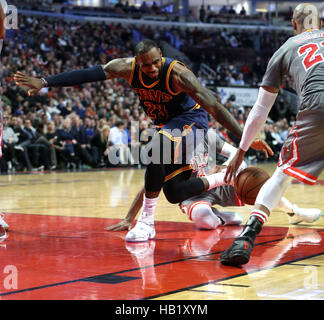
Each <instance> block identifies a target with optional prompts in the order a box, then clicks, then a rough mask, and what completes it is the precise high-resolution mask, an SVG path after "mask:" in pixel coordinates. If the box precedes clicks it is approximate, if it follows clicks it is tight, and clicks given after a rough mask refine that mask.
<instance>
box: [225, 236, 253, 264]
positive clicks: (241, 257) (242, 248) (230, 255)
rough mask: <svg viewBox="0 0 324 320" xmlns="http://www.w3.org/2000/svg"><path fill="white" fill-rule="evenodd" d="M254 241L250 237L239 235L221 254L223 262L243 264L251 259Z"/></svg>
mask: <svg viewBox="0 0 324 320" xmlns="http://www.w3.org/2000/svg"><path fill="white" fill-rule="evenodd" d="M252 249H253V241H251V239H249V238H248V237H238V238H236V239H235V240H234V242H233V243H232V245H231V246H230V247H229V248H228V249H227V250H225V251H224V252H223V253H222V255H221V260H220V261H221V263H222V264H223V265H225V266H241V265H242V264H246V263H248V262H249V260H250V255H251V251H252Z"/></svg>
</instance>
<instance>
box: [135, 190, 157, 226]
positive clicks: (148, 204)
mask: <svg viewBox="0 0 324 320" xmlns="http://www.w3.org/2000/svg"><path fill="white" fill-rule="evenodd" d="M158 198H159V197H156V198H147V197H146V196H145V194H144V197H143V207H142V211H141V214H140V216H139V218H138V221H141V222H144V223H146V224H154V212H155V208H156V204H157V201H158Z"/></svg>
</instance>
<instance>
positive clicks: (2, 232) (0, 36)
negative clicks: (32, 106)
mask: <svg viewBox="0 0 324 320" xmlns="http://www.w3.org/2000/svg"><path fill="white" fill-rule="evenodd" d="M5 18H6V15H5V13H4V8H3V7H2V4H1V3H0V55H1V51H2V46H3V40H4V38H5V36H6V28H5ZM2 112H3V110H2V101H1V97H0V158H1V157H2V132H3V114H2ZM8 228H9V226H8V224H7V223H6V222H5V221H4V220H3V217H2V214H1V213H0V241H2V240H4V239H5V238H7V234H6V230H7V229H8Z"/></svg>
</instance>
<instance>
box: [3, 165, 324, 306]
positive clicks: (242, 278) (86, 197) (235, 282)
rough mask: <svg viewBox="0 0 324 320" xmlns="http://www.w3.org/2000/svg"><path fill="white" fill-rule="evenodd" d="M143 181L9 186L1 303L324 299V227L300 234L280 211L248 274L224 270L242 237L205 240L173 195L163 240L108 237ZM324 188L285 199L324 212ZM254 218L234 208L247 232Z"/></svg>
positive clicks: (116, 174) (135, 175) (101, 175)
mask: <svg viewBox="0 0 324 320" xmlns="http://www.w3.org/2000/svg"><path fill="white" fill-rule="evenodd" d="M265 168H266V169H267V170H268V171H269V172H272V171H273V169H274V166H272V165H267V166H265ZM143 175H144V171H143V170H129V169H126V170H119V169H117V170H109V171H93V172H69V173H48V174H21V175H8V176H0V187H1V190H2V192H1V193H0V201H1V210H2V211H3V212H5V220H6V221H7V222H8V224H9V225H10V231H9V232H8V236H9V237H8V238H7V239H6V240H5V241H4V242H2V243H0V299H2V300H6V299H15V300H18V299H24V300H33V299H54V300H61V299H87V300H90V299H93V300H97V299H112V300H121V299H127V300H128V299H159V300H162V299H164V300H177V299H181V300H186V299H188V300H233V299H249V300H251V299H252V300H254V299H255V300H257V299H276V300H277V299H293V300H297V299H324V220H323V219H324V218H323V217H321V218H320V219H319V220H318V221H316V222H315V223H314V224H312V225H310V224H304V225H299V226H291V225H289V220H288V216H286V215H285V214H284V213H280V212H278V211H274V212H273V213H272V215H271V216H270V219H269V221H268V222H267V224H266V226H265V227H264V228H263V230H262V232H261V233H260V234H259V235H258V237H257V239H256V246H255V248H254V250H253V253H252V258H251V260H250V262H249V263H248V264H247V265H245V266H243V267H242V268H234V267H225V266H222V265H221V264H220V262H219V257H220V254H221V252H222V251H223V250H225V249H226V248H227V247H228V246H229V245H230V244H231V243H232V241H233V238H234V237H235V236H237V235H238V234H239V233H240V231H241V230H242V227H240V226H237V227H221V228H218V229H216V230H213V231H199V230H197V229H195V227H194V225H193V224H192V223H191V222H189V221H188V219H187V218H186V216H185V215H184V214H182V213H181V211H180V210H179V209H178V207H177V206H176V205H172V204H169V203H168V202H167V201H166V199H165V198H164V196H163V195H161V197H160V199H159V202H158V207H157V210H156V221H157V222H156V229H157V237H156V239H155V240H152V241H149V242H147V243H137V244H127V243H125V241H124V237H125V234H126V231H122V232H107V231H105V230H104V228H105V227H106V226H108V225H111V224H113V223H116V222H118V221H120V219H122V218H123V217H124V215H125V214H126V212H127V209H128V207H129V205H130V204H131V201H132V199H133V197H134V196H135V194H136V193H137V191H138V190H139V188H141V186H142V183H143ZM323 180H324V177H323V176H321V177H320V181H319V182H318V184H316V185H315V186H312V187H310V186H305V185H302V184H299V183H294V184H293V185H292V186H291V187H290V188H289V189H288V191H287V192H286V194H285V196H286V197H287V198H288V199H289V200H290V201H291V202H294V203H297V204H298V205H299V206H300V207H318V208H321V209H324V184H323ZM250 209H251V207H250V206H245V207H238V208H226V210H236V211H237V212H239V213H240V214H242V216H243V217H244V223H245V221H246V219H247V217H248V216H249V211H250Z"/></svg>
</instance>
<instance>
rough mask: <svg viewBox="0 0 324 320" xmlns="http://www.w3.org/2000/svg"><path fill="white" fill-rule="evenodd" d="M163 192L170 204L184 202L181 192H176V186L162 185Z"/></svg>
mask: <svg viewBox="0 0 324 320" xmlns="http://www.w3.org/2000/svg"><path fill="white" fill-rule="evenodd" d="M163 192H164V195H165V197H166V198H167V200H168V201H169V202H170V203H173V204H176V203H180V202H181V201H183V200H184V198H183V196H182V192H181V190H179V189H178V190H177V188H176V186H174V185H172V184H169V185H164V186H163Z"/></svg>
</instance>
